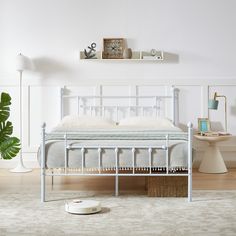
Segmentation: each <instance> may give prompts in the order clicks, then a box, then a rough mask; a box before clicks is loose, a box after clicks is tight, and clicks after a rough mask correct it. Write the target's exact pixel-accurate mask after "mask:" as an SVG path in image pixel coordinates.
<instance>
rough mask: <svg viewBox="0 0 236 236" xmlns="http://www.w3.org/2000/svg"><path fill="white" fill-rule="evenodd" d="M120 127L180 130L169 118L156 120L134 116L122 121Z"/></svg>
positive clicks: (154, 118)
mask: <svg viewBox="0 0 236 236" xmlns="http://www.w3.org/2000/svg"><path fill="white" fill-rule="evenodd" d="M119 126H129V127H130V126H132V127H147V128H156V129H160V130H179V128H177V127H176V126H174V125H173V123H172V122H171V121H170V120H169V119H167V118H156V117H147V116H134V117H129V118H125V119H122V120H120V122H119Z"/></svg>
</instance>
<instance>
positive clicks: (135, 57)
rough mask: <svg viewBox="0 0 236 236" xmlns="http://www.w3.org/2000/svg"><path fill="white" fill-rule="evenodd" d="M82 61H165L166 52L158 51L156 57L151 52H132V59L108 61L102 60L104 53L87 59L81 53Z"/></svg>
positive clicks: (99, 52) (98, 53) (100, 52)
mask: <svg viewBox="0 0 236 236" xmlns="http://www.w3.org/2000/svg"><path fill="white" fill-rule="evenodd" d="M80 60H86V61H163V60H164V52H163V51H158V52H157V54H156V56H152V55H151V53H150V52H146V51H132V57H131V58H130V59H107V58H102V51H98V52H96V58H91V59H86V58H85V55H84V52H83V51H81V52H80Z"/></svg>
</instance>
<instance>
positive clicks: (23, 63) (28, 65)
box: [10, 53, 33, 173]
mask: <svg viewBox="0 0 236 236" xmlns="http://www.w3.org/2000/svg"><path fill="white" fill-rule="evenodd" d="M32 68H33V64H32V61H31V60H30V59H29V58H28V57H26V56H24V55H22V54H21V53H20V54H18V56H17V58H16V70H17V71H18V72H19V74H20V98H19V101H20V140H21V149H20V158H19V163H18V165H17V166H16V168H14V169H12V170H10V171H11V172H21V173H23V172H30V171H32V170H31V169H28V168H26V167H25V166H24V164H23V158H22V121H23V117H22V74H23V71H24V70H31V69H32Z"/></svg>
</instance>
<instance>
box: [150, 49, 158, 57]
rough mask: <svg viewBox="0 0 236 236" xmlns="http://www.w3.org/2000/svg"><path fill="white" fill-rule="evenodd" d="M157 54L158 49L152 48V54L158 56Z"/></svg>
mask: <svg viewBox="0 0 236 236" xmlns="http://www.w3.org/2000/svg"><path fill="white" fill-rule="evenodd" d="M156 54H157V50H156V49H152V50H151V55H152V56H153V57H154V56H156Z"/></svg>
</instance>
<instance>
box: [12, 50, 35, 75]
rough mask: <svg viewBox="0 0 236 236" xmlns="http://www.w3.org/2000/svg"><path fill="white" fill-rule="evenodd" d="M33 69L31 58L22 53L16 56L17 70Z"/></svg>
mask: <svg viewBox="0 0 236 236" xmlns="http://www.w3.org/2000/svg"><path fill="white" fill-rule="evenodd" d="M31 69H32V62H31V60H30V59H29V58H28V57H26V56H24V55H22V54H21V53H20V54H18V55H17V57H16V70H17V71H24V70H31Z"/></svg>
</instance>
